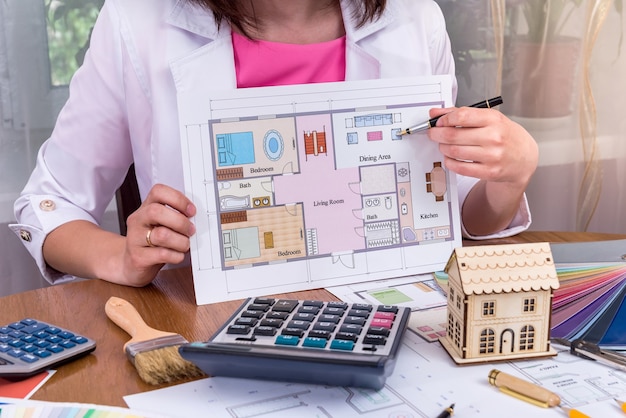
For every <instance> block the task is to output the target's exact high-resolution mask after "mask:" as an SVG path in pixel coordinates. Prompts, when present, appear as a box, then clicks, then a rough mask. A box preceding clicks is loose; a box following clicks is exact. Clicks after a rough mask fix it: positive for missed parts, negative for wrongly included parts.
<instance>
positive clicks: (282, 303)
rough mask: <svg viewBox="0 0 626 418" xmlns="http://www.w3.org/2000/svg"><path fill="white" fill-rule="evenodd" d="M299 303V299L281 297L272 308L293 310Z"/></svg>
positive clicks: (280, 310)
mask: <svg viewBox="0 0 626 418" xmlns="http://www.w3.org/2000/svg"><path fill="white" fill-rule="evenodd" d="M298 304H299V302H298V301H297V300H287V299H281V300H279V301H278V302H276V303H275V304H274V306H273V307H272V310H273V311H277V312H291V311H293V310H294V309H295V308H296V306H298Z"/></svg>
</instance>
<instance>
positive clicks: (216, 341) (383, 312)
mask: <svg viewBox="0 0 626 418" xmlns="http://www.w3.org/2000/svg"><path fill="white" fill-rule="evenodd" d="M410 314H411V311H410V309H409V308H407V307H399V306H393V305H371V304H366V303H347V302H327V301H319V300H291V299H273V298H249V299H247V300H246V301H245V302H244V303H243V304H242V305H241V306H240V307H239V309H238V310H237V311H236V312H235V313H234V314H233V315H232V316H231V317H230V319H228V321H226V323H224V325H223V326H222V327H221V328H220V329H219V330H218V331H217V332H216V333H215V335H213V337H211V339H210V340H209V341H206V342H193V343H189V344H184V345H182V346H181V347H180V348H179V352H180V354H181V356H182V357H183V358H185V359H187V360H189V361H191V362H192V363H195V364H196V365H197V366H198V367H199V368H201V369H202V370H203V371H204V372H206V373H207V374H208V375H210V376H228V377H242V378H251V379H266V380H282V381H287V382H299V383H315V384H323V385H332V386H353V387H364V388H372V389H380V388H382V387H383V386H384V384H385V380H386V379H387V377H388V376H389V375H390V374H391V373H392V371H393V369H394V366H395V362H396V354H397V352H398V349H399V348H400V344H401V338H402V335H403V334H404V332H405V330H406V327H407V323H408V320H409V316H410Z"/></svg>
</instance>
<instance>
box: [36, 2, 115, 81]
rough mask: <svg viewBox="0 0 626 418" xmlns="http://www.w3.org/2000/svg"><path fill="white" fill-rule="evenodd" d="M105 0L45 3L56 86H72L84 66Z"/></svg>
mask: <svg viewBox="0 0 626 418" xmlns="http://www.w3.org/2000/svg"><path fill="white" fill-rule="evenodd" d="M103 3H104V0H45V7H46V17H47V22H48V54H49V58H50V78H51V82H52V85H53V86H63V85H67V84H69V81H70V79H71V78H72V75H73V74H74V72H75V71H76V70H77V69H78V67H79V66H80V65H81V64H82V62H83V59H84V57H85V52H86V51H87V48H88V47H89V37H90V35H91V30H92V29H93V25H94V23H95V21H96V17H97V16H98V13H99V12H100V9H101V8H102V5H103Z"/></svg>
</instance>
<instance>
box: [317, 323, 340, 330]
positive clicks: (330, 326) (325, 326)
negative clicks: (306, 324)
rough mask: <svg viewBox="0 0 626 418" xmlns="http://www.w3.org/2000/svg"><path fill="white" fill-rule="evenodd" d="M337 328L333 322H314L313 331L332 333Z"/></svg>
mask: <svg viewBox="0 0 626 418" xmlns="http://www.w3.org/2000/svg"><path fill="white" fill-rule="evenodd" d="M335 328H337V325H335V324H334V323H333V322H316V323H315V325H313V329H316V330H322V331H329V332H333V331H334V330H335Z"/></svg>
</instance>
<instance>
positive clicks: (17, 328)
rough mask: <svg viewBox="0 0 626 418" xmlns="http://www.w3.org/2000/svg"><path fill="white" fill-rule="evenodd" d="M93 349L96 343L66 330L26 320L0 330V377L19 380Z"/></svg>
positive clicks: (33, 320) (1, 327) (29, 319)
mask: <svg viewBox="0 0 626 418" xmlns="http://www.w3.org/2000/svg"><path fill="white" fill-rule="evenodd" d="M95 349H96V342H95V341H94V340H92V339H90V338H87V337H85V336H83V335H79V334H76V333H74V332H72V331H70V330H68V329H66V328H62V327H59V326H56V325H54V324H50V323H47V322H42V321H37V320H35V319H31V318H26V319H22V320H21V321H17V322H13V323H12V324H8V325H5V326H0V377H3V378H8V379H14V378H15V379H21V378H26V377H29V376H33V375H35V374H37V373H39V372H41V371H43V370H46V369H51V368H54V367H56V366H58V365H61V364H63V363H66V362H69V361H71V360H73V359H75V358H77V357H79V356H82V355H85V354H87V353H90V352H92V351H93V350H95Z"/></svg>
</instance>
